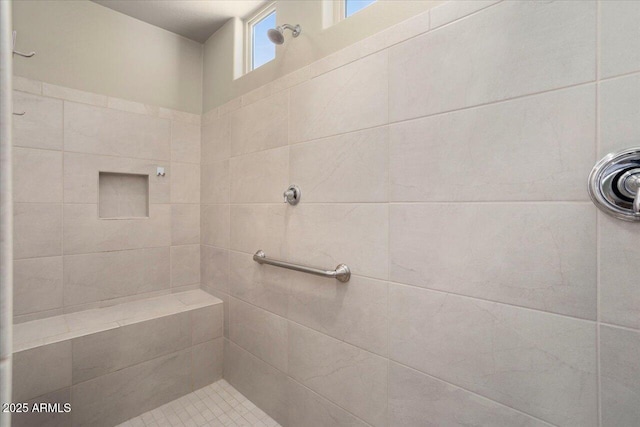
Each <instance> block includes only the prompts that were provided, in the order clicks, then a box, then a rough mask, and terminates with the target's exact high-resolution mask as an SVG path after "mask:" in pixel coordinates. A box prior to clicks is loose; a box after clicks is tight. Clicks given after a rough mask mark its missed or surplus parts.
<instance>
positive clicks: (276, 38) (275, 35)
mask: <svg viewBox="0 0 640 427" xmlns="http://www.w3.org/2000/svg"><path fill="white" fill-rule="evenodd" d="M284 30H291V35H292V36H293V37H298V36H299V35H300V33H301V32H302V27H301V26H300V25H290V24H282V25H279V26H277V27H276V28H271V29H270V30H269V31H267V36H268V37H269V40H271V43H273V44H283V43H284Z"/></svg>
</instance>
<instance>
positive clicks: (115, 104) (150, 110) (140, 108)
mask: <svg viewBox="0 0 640 427" xmlns="http://www.w3.org/2000/svg"><path fill="white" fill-rule="evenodd" d="M107 107H109V108H111V109H114V110H120V111H126V112H129V113H136V114H146V115H149V116H157V115H158V114H159V113H160V108H159V107H157V106H154V105H148V104H143V103H142V102H135V101H129V100H128V99H122V98H113V97H111V96H109V97H107Z"/></svg>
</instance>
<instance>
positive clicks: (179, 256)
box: [171, 245, 200, 288]
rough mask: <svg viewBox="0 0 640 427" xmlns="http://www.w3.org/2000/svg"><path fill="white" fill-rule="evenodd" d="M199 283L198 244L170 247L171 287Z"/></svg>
mask: <svg viewBox="0 0 640 427" xmlns="http://www.w3.org/2000/svg"><path fill="white" fill-rule="evenodd" d="M198 283H200V245H185V246H172V247H171V287H172V288H173V287H177V286H185V285H193V284H198Z"/></svg>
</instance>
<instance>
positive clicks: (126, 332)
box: [73, 313, 191, 384]
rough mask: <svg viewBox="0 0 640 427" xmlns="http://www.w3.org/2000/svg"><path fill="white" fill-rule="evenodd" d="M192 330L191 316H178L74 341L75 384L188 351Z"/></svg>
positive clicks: (91, 335)
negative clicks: (185, 349) (181, 351)
mask: <svg viewBox="0 0 640 427" xmlns="http://www.w3.org/2000/svg"><path fill="white" fill-rule="evenodd" d="M190 328H191V325H190V318H189V313H179V314H175V315H171V316H164V317H159V318H156V319H153V320H149V321H146V322H140V323H135V324H132V325H128V326H123V327H120V328H116V329H111V330H108V331H104V332H100V333H96V334H89V335H85V336H83V337H79V338H74V340H73V383H74V384H78V383H81V382H83V381H87V380H90V379H92V378H97V377H100V376H102V375H105V374H108V373H110V372H115V371H118V370H120V369H124V368H126V367H129V366H133V365H136V364H138V363H142V362H145V361H148V360H152V359H155V358H157V357H160V356H164V355H167V354H170V353H173V352H176V351H178V350H182V349H184V348H187V347H189V346H190V345H191V340H190V338H189V334H190Z"/></svg>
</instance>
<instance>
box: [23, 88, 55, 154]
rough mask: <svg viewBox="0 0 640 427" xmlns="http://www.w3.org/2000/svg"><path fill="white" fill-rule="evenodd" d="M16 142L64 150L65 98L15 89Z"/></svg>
mask: <svg viewBox="0 0 640 427" xmlns="http://www.w3.org/2000/svg"><path fill="white" fill-rule="evenodd" d="M13 110H14V112H16V113H22V112H24V113H25V114H24V116H13V137H12V139H13V145H15V146H20V147H31V148H44V149H47V150H62V140H63V138H62V135H63V133H62V129H63V126H62V101H60V100H57V99H51V98H45V97H42V96H37V95H29V94H26V93H22V92H15V91H14V92H13Z"/></svg>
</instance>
